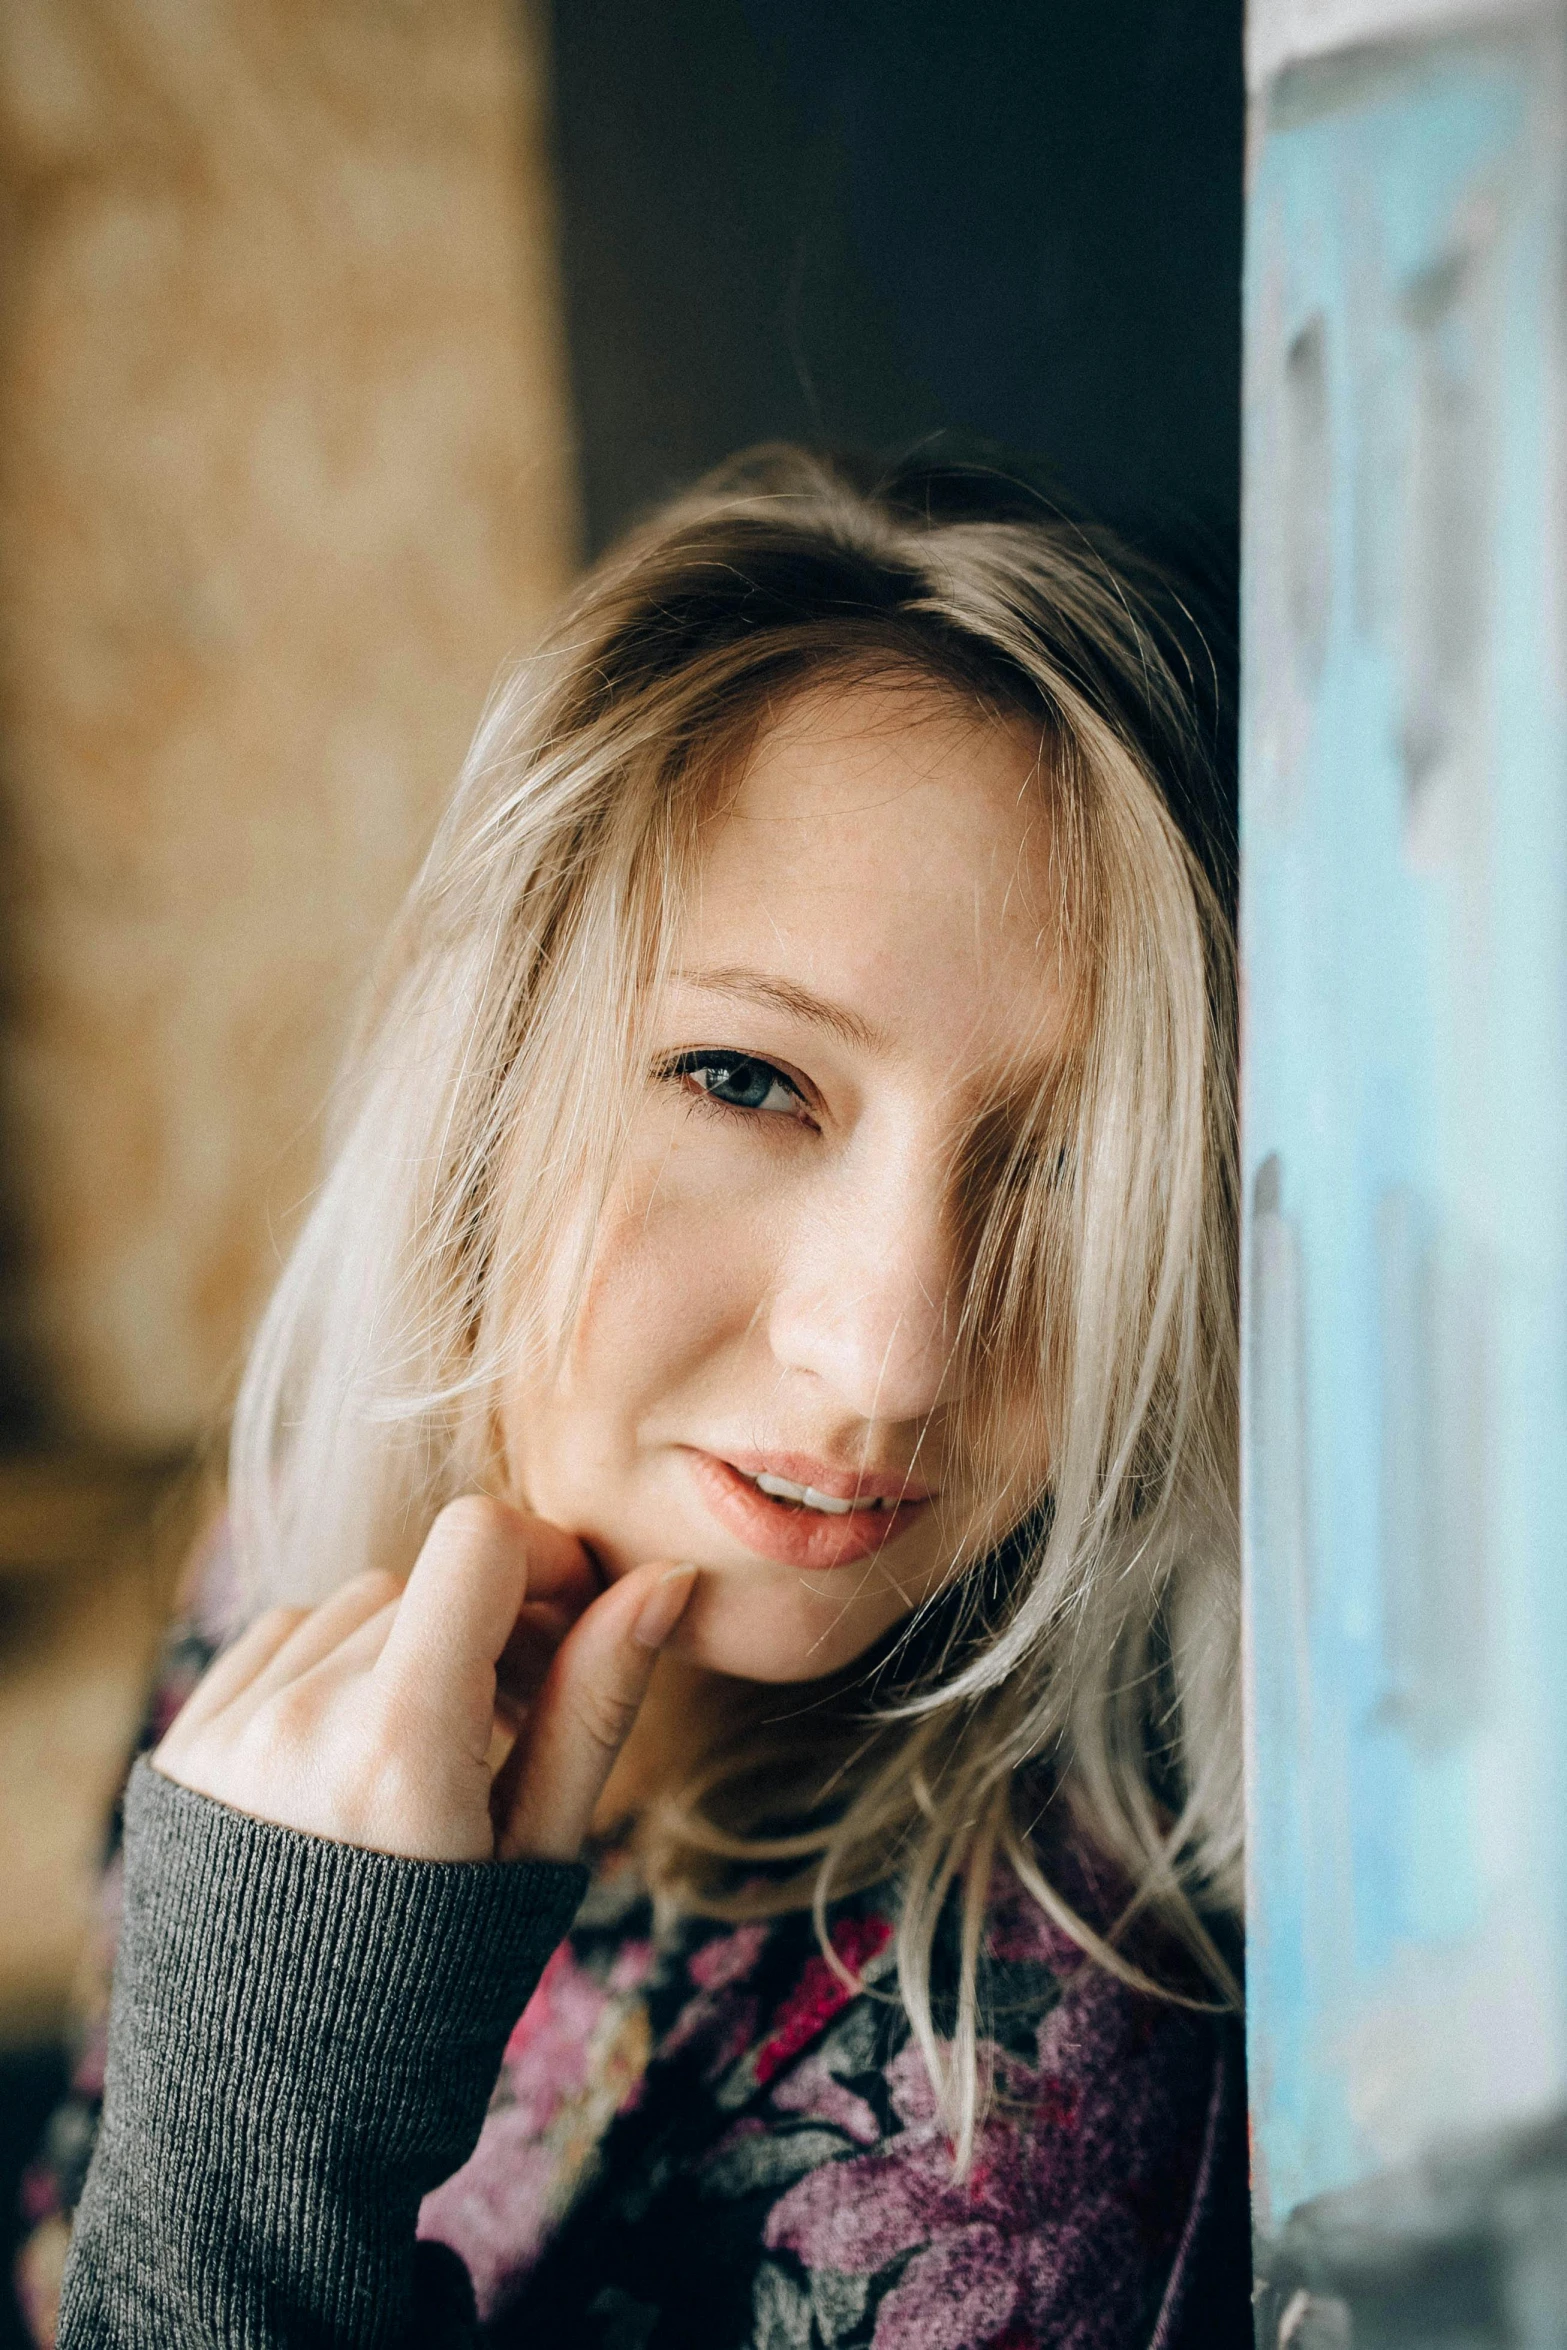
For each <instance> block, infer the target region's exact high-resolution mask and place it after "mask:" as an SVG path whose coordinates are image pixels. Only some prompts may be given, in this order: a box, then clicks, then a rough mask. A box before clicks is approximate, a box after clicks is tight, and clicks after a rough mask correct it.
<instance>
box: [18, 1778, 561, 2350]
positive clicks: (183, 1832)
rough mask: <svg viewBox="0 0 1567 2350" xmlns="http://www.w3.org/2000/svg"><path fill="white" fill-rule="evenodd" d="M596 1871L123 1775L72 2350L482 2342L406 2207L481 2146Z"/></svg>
mask: <svg viewBox="0 0 1567 2350" xmlns="http://www.w3.org/2000/svg"><path fill="white" fill-rule="evenodd" d="M586 1882H587V1872H586V1871H585V1870H583V1869H580V1868H575V1867H567V1866H564V1865H561V1864H558V1863H554V1862H539V1863H518V1864H515V1865H508V1866H501V1865H497V1864H494V1863H479V1862H472V1863H464V1862H440V1861H415V1860H398V1859H393V1858H391V1857H389V1856H388V1855H386V1854H384V1853H376V1852H362V1851H359V1850H357V1849H355V1848H354V1847H352V1846H349V1845H346V1844H331V1843H327V1842H324V1841H323V1840H322V1839H320V1838H319V1837H315V1836H306V1835H302V1834H300V1833H298V1832H297V1831H296V1830H294V1829H291V1828H279V1827H275V1826H274V1825H272V1823H271V1822H269V1821H265V1820H256V1819H250V1818H248V1817H246V1816H245V1815H244V1814H242V1813H240V1812H235V1811H230V1810H229V1809H228V1808H227V1807H226V1806H225V1805H223V1804H220V1803H214V1802H212V1801H211V1800H210V1799H209V1798H208V1797H206V1796H203V1795H193V1794H192V1793H191V1792H190V1790H189V1789H188V1788H184V1787H179V1786H176V1785H175V1784H174V1783H173V1781H172V1780H169V1779H165V1778H163V1777H161V1776H160V1775H159V1773H158V1772H156V1771H154V1770H152V1769H151V1768H149V1766H148V1765H147V1764H146V1763H138V1764H137V1766H136V1769H135V1771H134V1772H133V1773H132V1776H131V1782H130V1787H129V1789H128V1792H127V1796H126V1806H125V1915H124V1922H123V1925H122V1928H121V1936H120V1948H119V1957H118V1961H117V1964H116V1967H115V1979H114V1998H113V2005H112V2008H111V2013H110V2026H109V2057H108V2072H107V2078H106V2084H105V2091H104V2108H103V2122H102V2127H101V2130H100V2133H99V2139H98V2146H97V2150H96V2152H95V2154H94V2157H93V2163H92V2168H91V2170H90V2171H89V2173H88V2176H87V2184H86V2187H85V2189H84V2192H83V2195H82V2200H81V2203H80V2206H79V2208H78V2210H77V2215H76V2224H75V2230H74V2233H73V2237H72V2245H71V2254H70V2259H69V2262H68V2265H67V2268H66V2275H65V2288H64V2297H63V2301H62V2306H61V2313H60V2330H59V2335H58V2343H59V2350H89V2345H90V2346H91V2350H143V2346H144V2345H145V2350H152V2346H153V2345H154V2344H156V2345H158V2350H167V2345H169V2344H171V2343H178V2344H180V2345H181V2350H280V2346H281V2345H284V2344H287V2345H288V2346H289V2350H303V2346H305V2345H310V2350H317V2346H318V2345H319V2346H320V2350H327V2346H328V2345H330V2346H331V2350H372V2345H387V2346H388V2350H391V2346H393V2345H395V2346H397V2350H401V2346H402V2345H404V2344H406V2343H410V2342H417V2343H419V2344H420V2345H421V2350H424V2346H428V2350H445V2346H447V2345H451V2346H455V2345H457V2344H460V2343H463V2342H466V2341H468V2340H470V2339H471V2338H472V2299H471V2294H469V2292H468V2291H467V2288H466V2279H465V2277H464V2276H463V2275H461V2274H460V2273H455V2274H454V2272H455V2271H456V2270H457V2267H458V2264H457V2263H456V2261H455V2259H454V2257H453V2256H452V2255H451V2254H449V2253H445V2252H443V2251H440V2250H438V2248H436V2247H434V2246H429V2247H425V2246H419V2247H417V2254H418V2257H417V2258H416V2246H415V2241H414V2224H415V2219H416V2216H417V2213H418V2208H419V2203H420V2200H421V2198H422V2197H423V2196H424V2195H425V2194H426V2193H428V2191H429V2190H430V2188H432V2187H433V2186H436V2185H437V2184H438V2183H439V2182H440V2181H441V2180H442V2179H444V2178H447V2177H449V2176H450V2174H451V2173H452V2172H453V2171H454V2170H455V2169H457V2168H458V2166H459V2165H460V2164H461V2163H462V2162H464V2161H465V2160H466V2159H467V2156H468V2155H469V2153H470V2152H471V2151H472V2149H473V2146H474V2144H475V2142H476V2140H477V2138H478V2134H479V2127H480V2123H481V2122H482V2120H483V2118H484V2111H485V2107H486V2104H487V2102H488V2099H489V2095H490V2092H491V2090H492V2088H493V2087H494V2083H495V2077H496V2073H497V2071H498V2070H499V2066H500V2059H501V2053H502V2050H503V2048H504V2046H505V2042H506V2037H507V2034H508V2032H509V2031H510V2029H511V2026H512V2024H513V2023H514V2022H515V2021H516V2018H517V2016H518V2015H519V2014H520V2012H521V2010H522V2008H523V2007H524V2006H525V2005H526V2003H527V2000H528V1998H529V1995H530V1994H531V1992H532V1990H533V1986H534V1984H535V1983H536V1982H537V1980H538V1977H539V1974H540V1972H541V1970H542V1968H543V1965H544V1962H545V1960H546V1959H547V1958H548V1956H549V1954H550V1952H551V1950H552V1949H553V1948H554V1946H555V1944H556V1943H557V1942H558V1941H559V1940H560V1938H561V1936H562V1935H563V1934H564V1933H565V1931H566V1929H567V1927H568V1926H569V1925H570V1923H571V1920H572V1918H573V1916H574V1914H575V1912H576V1909H577V1905H578V1903H579V1902H580V1900H581V1898H582V1894H583V1890H584V1887H585V1885H586ZM443 2264H444V2265H443Z"/></svg>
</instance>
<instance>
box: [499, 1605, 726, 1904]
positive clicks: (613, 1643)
mask: <svg viewBox="0 0 1567 2350" xmlns="http://www.w3.org/2000/svg"><path fill="white" fill-rule="evenodd" d="M696 1577H697V1570H696V1568H695V1567H664V1566H648V1567H638V1568H636V1569H635V1570H634V1571H633V1573H631V1574H629V1575H627V1576H626V1577H624V1579H623V1580H622V1581H621V1582H619V1583H617V1584H615V1585H613V1586H612V1587H611V1589H610V1590H608V1591H607V1592H605V1594H604V1596H603V1597H602V1598H601V1599H599V1600H596V1601H595V1602H594V1604H593V1606H592V1607H590V1608H589V1609H588V1611H587V1613H586V1614H585V1615H584V1616H582V1617H581V1618H580V1619H579V1620H578V1622H577V1623H576V1625H575V1626H574V1627H573V1629H572V1630H571V1632H570V1633H568V1635H567V1637H566V1638H565V1640H564V1641H563V1642H562V1643H561V1646H560V1648H559V1650H558V1651H557V1653H556V1657H555V1661H554V1663H553V1665H552V1666H551V1667H550V1671H549V1674H548V1677H547V1678H546V1680H545V1683H544V1686H543V1688H542V1689H541V1690H540V1692H539V1697H538V1702H537V1704H536V1705H535V1706H534V1708H533V1711H532V1713H531V1715H530V1716H529V1719H528V1725H527V1728H526V1730H525V1731H524V1733H523V1735H522V1737H521V1738H519V1740H518V1742H517V1744H516V1746H515V1747H514V1748H513V1750H512V1752H511V1754H510V1755H509V1756H508V1758H507V1761H506V1764H505V1767H504V1768H503V1769H502V1771H501V1772H500V1774H499V1776H498V1777H497V1779H496V1783H495V1791H494V1797H493V1801H492V1806H491V1809H492V1813H493V1816H494V1819H495V1822H496V1844H495V1849H496V1855H497V1857H498V1858H499V1859H501V1860H521V1859H532V1860H575V1858H576V1856H577V1854H578V1852H579V1851H580V1849H581V1846H582V1840H583V1838H584V1837H585V1836H586V1834H587V1832H588V1823H589V1821H590V1820H591V1819H592V1817H593V1812H594V1807H595V1806H596V1805H597V1803H598V1799H599V1797H600V1795H602V1793H603V1792H604V1785H605V1782H606V1780H607V1779H608V1777H609V1774H610V1771H611V1769H612V1768H613V1765H614V1762H615V1758H616V1756H617V1755H618V1754H619V1752H620V1750H621V1748H622V1746H624V1744H625V1742H626V1739H627V1737H628V1736H629V1734H630V1731H631V1725H632V1723H633V1722H634V1721H635V1720H636V1718H637V1713H638V1710H639V1709H640V1707H641V1704H642V1700H643V1698H644V1697H645V1696H646V1695H647V1688H648V1683H649V1681H650V1680H651V1679H652V1675H653V1666H654V1663H655V1661H656V1659H657V1656H658V1652H659V1650H660V1649H661V1648H662V1647H663V1645H664V1643H665V1641H666V1640H667V1639H668V1638H669V1636H670V1634H671V1633H672V1632H673V1631H674V1629H675V1626H676V1625H677V1624H678V1623H679V1621H680V1618H681V1616H682V1615H683V1614H684V1612H685V1608H686V1604H687V1602H688V1601H689V1599H690V1597H691V1593H692V1590H693V1588H694V1586H695V1583H696Z"/></svg>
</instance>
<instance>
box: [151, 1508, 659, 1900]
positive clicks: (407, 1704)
mask: <svg viewBox="0 0 1567 2350" xmlns="http://www.w3.org/2000/svg"><path fill="white" fill-rule="evenodd" d="M695 1580H696V1569H695V1568H694V1567H670V1566H663V1565H653V1566H643V1567H637V1568H635V1569H634V1570H633V1571H632V1572H631V1573H630V1574H628V1575H625V1576H623V1577H622V1578H621V1580H620V1581H619V1582H618V1583H614V1584H611V1585H610V1587H609V1589H608V1590H607V1591H604V1590H600V1588H599V1582H598V1578H597V1576H596V1575H595V1573H594V1571H593V1568H592V1566H591V1564H590V1562H589V1560H588V1557H587V1554H586V1552H585V1551H584V1550H583V1548H582V1545H581V1544H580V1543H578V1542H575V1541H573V1540H572V1538H571V1537H570V1536H569V1535H567V1534H562V1533H561V1532H560V1530H559V1528H558V1527H554V1526H547V1525H545V1524H544V1523H543V1521H542V1520H541V1519H538V1518H530V1517H525V1516H524V1515H523V1514H522V1513H521V1512H520V1511H517V1510H513V1509H508V1508H507V1507H506V1505H505V1504H504V1503H502V1502H496V1501H489V1500H485V1499H483V1498H482V1497H481V1496H479V1495H477V1494H473V1495H469V1496H468V1497H467V1498H465V1499H464V1500H462V1501H455V1502H453V1503H451V1504H450V1506H449V1507H448V1508H446V1509H444V1510H443V1511H442V1512H441V1515H440V1516H439V1517H438V1518H437V1519H436V1521H435V1524H434V1526H433V1527H432V1528H431V1530H430V1535H429V1539H428V1541H427V1542H426V1543H425V1546H424V1548H423V1550H422V1551H421V1552H420V1553H419V1558H418V1562H417V1564H416V1565H415V1567H414V1570H413V1573H412V1574H411V1575H410V1576H409V1578H408V1582H407V1584H406V1586H401V1585H399V1584H398V1583H397V1582H396V1581H395V1579H394V1578H393V1577H392V1576H390V1575H384V1574H368V1575H360V1576H357V1577H356V1578H355V1580H354V1581H353V1582H352V1583H347V1584H345V1585H344V1586H343V1588H342V1590H341V1591H337V1592H334V1594H333V1595H332V1597H331V1598H330V1599H328V1600H324V1601H323V1602H322V1604H321V1605H320V1606H319V1607H317V1608H311V1609H304V1608H273V1609H271V1610H269V1611H268V1613H267V1614H266V1615H264V1616H261V1617H258V1618H257V1620H256V1622H255V1623H253V1624H252V1625H251V1626H250V1627H249V1629H248V1630H247V1631H246V1632H245V1633H244V1634H243V1635H242V1637H241V1638H240V1639H239V1640H237V1641H236V1642H235V1644H234V1646H233V1647H232V1648H230V1649H228V1650H226V1651H225V1652H224V1654H223V1655H222V1656H220V1657H219V1658H218V1659H217V1661H216V1663H215V1664H214V1665H213V1666H212V1668H211V1670H210V1671H209V1672H208V1673H207V1674H206V1676H205V1678H204V1679H203V1680H202V1681H201V1682H200V1683H199V1684H198V1686H197V1687H196V1689H195V1690H194V1691H193V1692H192V1693H191V1696H190V1698H189V1700H188V1701H187V1703H186V1704H185V1706H184V1707H183V1709H182V1710H181V1712H180V1713H179V1715H178V1716H177V1717H176V1719H175V1721H174V1723H173V1725H172V1727H171V1728H170V1729H169V1731H168V1734H167V1735H166V1736H165V1738H164V1740H163V1742H162V1744H161V1745H160V1746H159V1747H158V1749H157V1751H156V1752H155V1753H154V1755H153V1757H152V1761H153V1765H154V1767H155V1768H156V1769H157V1770H160V1771H162V1772H163V1774H164V1775H165V1777H167V1778H170V1779H177V1780H179V1781H180V1782H181V1784H182V1785H184V1786H186V1787H191V1788H194V1789H195V1790H196V1792H197V1793H198V1794H201V1795H211V1796H214V1797H216V1799H217V1800H218V1801H219V1802H220V1803H226V1804H230V1805H232V1806H233V1808H234V1809H235V1810H236V1811H243V1812H250V1813H251V1814H253V1815H254V1816H255V1817H257V1818H259V1819H264V1820H275V1821H277V1822H278V1824H279V1825H280V1826H282V1827H286V1828H302V1829H305V1830H306V1831H307V1832H308V1833H309V1834H311V1835H313V1836H325V1837H328V1838H331V1839H332V1840H333V1841H334V1842H337V1843H341V1844H357V1845H362V1846H364V1847H366V1848H367V1849H368V1850H370V1851H373V1852H392V1853H400V1854H403V1855H404V1856H406V1857H407V1858H409V1859H415V1860H492V1859H494V1860H518V1859H523V1858H528V1859H539V1860H574V1859H575V1858H576V1856H577V1852H578V1850H579V1848H580V1846H581V1843H582V1840H583V1838H584V1836H585V1835H586V1834H587V1829H588V1822H589V1820H590V1819H591V1818H592V1815H593V1807H594V1805H595V1804H596V1803H597V1801H598V1798H599V1795H600V1793H601V1792H602V1790H603V1786H604V1782H605V1780H606V1779H607V1778H608V1776H609V1772H610V1767H611V1765H612V1764H613V1762H614V1760H615V1757H616V1755H617V1754H618V1753H619V1752H620V1749H621V1747H622V1745H623V1744H624V1743H625V1740H626V1736H627V1734H628V1732H629V1731H630V1728H631V1725H632V1723H633V1722H634V1721H635V1720H636V1717H637V1711H638V1708H639V1707H640V1705H641V1703H642V1699H643V1697H644V1696H645V1694H646V1692H647V1685H648V1681H649V1679H650V1677H651V1675H652V1670H653V1662H654V1659H655V1657H656V1655H657V1653H658V1650H659V1649H660V1648H661V1647H662V1646H663V1644H664V1642H665V1641H666V1640H667V1639H668V1638H669V1635H670V1633H671V1632H672V1631H673V1630H674V1628H675V1625H676V1624H677V1623H678V1622H679V1619H680V1615H681V1612H682V1610H683V1609H684V1607H685V1604H686V1601H687V1600H688V1599H689V1597H690V1595H691V1588H692V1585H693V1584H694V1582H695ZM511 1732H515V1733H516V1735H515V1738H514V1740H513V1742H512V1743H511V1745H510V1751H509V1753H508V1752H507V1744H508V1733H511Z"/></svg>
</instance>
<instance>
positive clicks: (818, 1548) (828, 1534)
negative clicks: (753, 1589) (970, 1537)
mask: <svg viewBox="0 0 1567 2350" xmlns="http://www.w3.org/2000/svg"><path fill="white" fill-rule="evenodd" d="M689 1458H690V1461H691V1469H692V1474H693V1475H694V1476H695V1478H696V1481H697V1485H698V1487H699V1489H700V1491H701V1495H702V1499H703V1500H704V1501H705V1502H706V1504H707V1506H708V1508H709V1509H710V1510H711V1511H712V1513H713V1515H714V1517H715V1518H716V1519H717V1520H718V1522H719V1524H720V1525H721V1526H722V1527H724V1528H725V1530H726V1531H727V1532H728V1533H730V1534H733V1535H735V1536H736V1537H737V1539H738V1540H739V1541H741V1542H743V1543H744V1544H745V1547H746V1549H747V1550H754V1551H756V1552H757V1553H758V1554H759V1556H761V1557H762V1558H768V1559H776V1560H777V1561H778V1563H779V1565H780V1566H785V1567H806V1568H810V1569H812V1570H813V1571H814V1570H816V1569H819V1568H822V1567H852V1566H854V1565H855V1564H857V1562H858V1561H859V1560H860V1559H864V1558H869V1557H870V1556H871V1555H872V1553H873V1552H875V1551H878V1550H880V1549H882V1548H883V1546H884V1545H885V1544H886V1543H889V1542H891V1541H892V1540H894V1538H895V1537H896V1536H897V1535H899V1534H902V1533H903V1532H905V1531H906V1529H907V1528H908V1527H909V1526H910V1525H912V1524H913V1522H914V1520H915V1519H916V1518H917V1517H918V1516H919V1514H920V1512H921V1511H922V1510H923V1509H925V1508H926V1507H927V1506H928V1497H927V1496H925V1495H923V1494H921V1495H917V1496H916V1497H915V1498H914V1499H912V1500H909V1501H900V1502H899V1503H897V1505H896V1506H895V1507H894V1508H892V1509H856V1510H851V1511H850V1513H849V1515H848V1516H847V1517H829V1516H826V1515H825V1514H824V1513H822V1512H820V1511H817V1510H812V1509H806V1508H804V1507H802V1506H801V1505H800V1504H799V1503H797V1502H789V1501H774V1500H773V1499H772V1498H771V1496H770V1495H768V1494H765V1493H760V1492H758V1490H757V1488H756V1487H755V1486H754V1485H753V1484H752V1482H751V1479H750V1478H749V1477H747V1476H744V1475H742V1473H741V1472H740V1470H739V1469H737V1468H735V1467H734V1466H733V1465H732V1464H731V1463H730V1462H729V1461H726V1460H722V1459H720V1458H719V1456H718V1454H717V1453H711V1452H698V1451H696V1450H695V1449H694V1448H693V1449H692V1450H691V1451H690V1454H689ZM778 1473H779V1474H781V1475H783V1476H788V1475H789V1473H790V1472H789V1470H788V1469H786V1468H782V1469H780V1470H779V1472H778ZM795 1481H796V1482H797V1483H799V1484H805V1483H807V1482H809V1480H808V1479H806V1478H803V1477H802V1478H797V1479H796V1480H795ZM839 1482H841V1480H839ZM821 1490H825V1487H823V1488H821ZM871 1490H872V1491H874V1490H875V1487H874V1486H872V1487H871ZM845 1498H847V1496H845Z"/></svg>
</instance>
